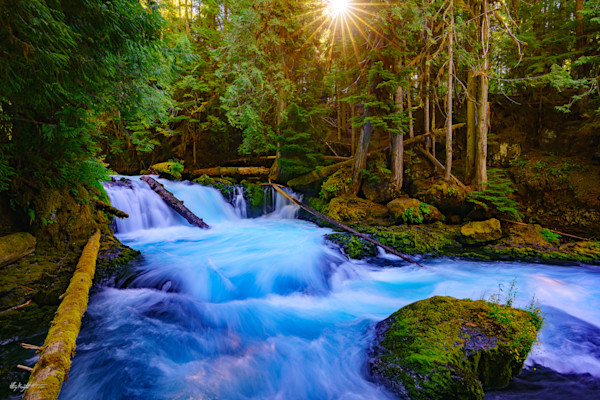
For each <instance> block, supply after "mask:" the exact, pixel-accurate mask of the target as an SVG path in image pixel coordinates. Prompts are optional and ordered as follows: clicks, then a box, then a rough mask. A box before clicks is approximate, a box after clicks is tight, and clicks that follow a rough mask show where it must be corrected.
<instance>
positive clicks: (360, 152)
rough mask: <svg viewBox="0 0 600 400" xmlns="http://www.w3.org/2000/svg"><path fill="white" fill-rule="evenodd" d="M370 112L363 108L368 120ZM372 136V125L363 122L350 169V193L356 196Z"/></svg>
mask: <svg viewBox="0 0 600 400" xmlns="http://www.w3.org/2000/svg"><path fill="white" fill-rule="evenodd" d="M370 115H371V110H370V109H369V107H365V113H364V116H365V118H369V117H370ZM372 134H373V125H372V124H371V123H370V122H365V123H364V124H363V127H362V129H361V130H360V139H359V143H358V147H357V148H356V156H355V158H354V167H353V168H352V193H353V194H357V193H358V191H359V190H360V185H361V183H362V171H363V170H364V169H366V168H367V152H368V151H369V141H370V140H371V135H372Z"/></svg>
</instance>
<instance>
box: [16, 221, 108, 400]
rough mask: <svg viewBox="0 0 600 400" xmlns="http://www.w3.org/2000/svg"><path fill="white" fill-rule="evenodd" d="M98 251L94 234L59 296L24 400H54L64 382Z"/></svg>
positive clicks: (96, 236) (98, 237) (98, 235)
mask: <svg viewBox="0 0 600 400" xmlns="http://www.w3.org/2000/svg"><path fill="white" fill-rule="evenodd" d="M99 248H100V231H99V230H98V231H96V233H95V234H94V235H93V236H92V237H91V238H90V239H89V240H88V242H87V244H86V245H85V248H84V249H83V253H82V254H81V257H80V258H79V262H78V263H77V268H76V270H75V273H74V274H73V277H72V278H71V282H70V283H69V287H68V288H67V290H66V292H65V293H64V294H63V299H62V302H61V303H60V306H59V307H58V310H57V311H56V315H55V317H54V320H53V321H52V324H51V326H50V330H49V331H48V336H46V341H45V342H44V345H43V346H42V347H41V354H40V358H39V360H38V362H37V363H36V364H35V367H34V368H33V372H32V373H31V376H30V377H29V383H28V385H27V387H28V388H27V390H26V391H25V394H24V396H23V399H24V400H38V399H39V400H49V399H56V398H58V395H59V393H60V388H61V386H62V383H63V381H64V380H65V379H66V378H68V374H69V368H70V367H71V356H72V355H73V351H74V350H75V341H76V340H77V335H79V329H80V328H81V318H83V313H84V312H85V310H86V308H87V304H88V294H89V290H90V287H91V286H92V279H93V277H94V272H95V271H96V258H97V257H98V249H99Z"/></svg>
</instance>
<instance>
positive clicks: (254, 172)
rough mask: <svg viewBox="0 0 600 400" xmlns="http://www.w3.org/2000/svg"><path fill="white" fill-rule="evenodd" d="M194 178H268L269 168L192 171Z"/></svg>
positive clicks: (226, 168) (228, 168) (219, 168)
mask: <svg viewBox="0 0 600 400" xmlns="http://www.w3.org/2000/svg"><path fill="white" fill-rule="evenodd" d="M191 173H192V175H194V176H202V175H208V176H268V175H269V168H267V167H214V168H202V169H195V170H193V171H191Z"/></svg>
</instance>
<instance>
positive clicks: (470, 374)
mask: <svg viewBox="0 0 600 400" xmlns="http://www.w3.org/2000/svg"><path fill="white" fill-rule="evenodd" d="M541 324H542V319H541V318H540V317H539V316H538V315H537V314H534V313H529V312H526V311H523V310H518V309H514V308H511V307H508V306H505V305H500V304H495V303H489V302H486V301H483V300H479V301H472V300H468V299H467V300H458V299H455V298H452V297H441V296H435V297H432V298H430V299H426V300H421V301H417V302H415V303H412V304H410V305H408V306H406V307H403V308H401V309H400V310H398V311H397V312H395V313H394V314H392V315H391V316H390V317H389V318H387V319H385V320H384V321H381V322H379V323H378V324H377V326H376V328H375V340H374V344H373V346H372V349H371V351H370V359H369V368H370V371H371V374H372V376H373V377H374V379H375V380H376V381H378V382H380V383H382V384H384V385H385V386H386V387H388V388H389V389H390V390H391V391H392V392H394V393H396V394H397V395H399V396H400V397H402V398H406V397H409V398H411V399H413V400H420V399H423V400H436V399H440V400H441V399H457V400H458V399H460V400H469V399H477V400H479V399H481V400H482V399H483V398H484V395H483V391H484V390H485V389H492V388H500V387H504V386H506V385H507V384H508V383H509V381H510V380H511V379H512V378H513V377H514V376H515V375H517V374H518V373H519V372H520V371H521V369H522V368H523V363H524V362H525V359H526V358H527V353H528V352H529V350H530V349H531V346H532V345H533V343H534V342H535V340H536V337H537V332H538V330H539V329H540V327H541Z"/></svg>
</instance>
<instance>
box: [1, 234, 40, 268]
mask: <svg viewBox="0 0 600 400" xmlns="http://www.w3.org/2000/svg"><path fill="white" fill-rule="evenodd" d="M36 243H37V241H36V239H35V238H34V237H33V236H32V235H31V234H29V233H25V232H19V233H13V234H10V235H6V236H2V237H0V267H1V266H4V265H6V264H9V263H12V262H15V261H17V260H18V259H20V258H22V257H23V256H26V255H27V254H29V253H31V252H33V251H34V250H35V245H36Z"/></svg>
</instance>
